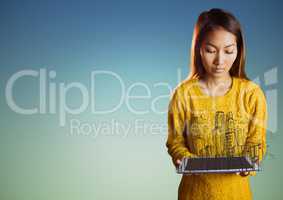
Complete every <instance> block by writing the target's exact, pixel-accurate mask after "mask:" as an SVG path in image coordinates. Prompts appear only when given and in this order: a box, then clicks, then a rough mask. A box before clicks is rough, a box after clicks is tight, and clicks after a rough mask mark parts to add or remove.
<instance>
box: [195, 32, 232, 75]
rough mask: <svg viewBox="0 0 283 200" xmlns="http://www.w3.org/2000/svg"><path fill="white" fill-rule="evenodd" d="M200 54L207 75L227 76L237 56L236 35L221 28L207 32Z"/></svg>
mask: <svg viewBox="0 0 283 200" xmlns="http://www.w3.org/2000/svg"><path fill="white" fill-rule="evenodd" d="M200 55H201V60H202V64H203V66H204V68H205V71H206V75H207V76H211V77H214V78H221V77H226V76H229V71H230V69H231V67H232V65H233V63H234V61H235V60H236V57H237V42H236V36H235V35H234V34H232V33H230V32H228V31H226V30H225V29H223V28H219V29H216V30H214V31H211V32H209V33H208V34H207V35H206V38H205V39H204V41H203V42H202V44H201V48H200Z"/></svg>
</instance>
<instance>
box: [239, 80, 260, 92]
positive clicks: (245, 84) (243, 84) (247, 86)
mask: <svg viewBox="0 0 283 200" xmlns="http://www.w3.org/2000/svg"><path fill="white" fill-rule="evenodd" d="M234 79H235V80H236V84H237V85H238V89H240V90H241V91H245V92H255V91H262V89H261V87H260V85H259V84H258V83H257V82H256V81H253V80H249V79H245V78H239V77H234Z"/></svg>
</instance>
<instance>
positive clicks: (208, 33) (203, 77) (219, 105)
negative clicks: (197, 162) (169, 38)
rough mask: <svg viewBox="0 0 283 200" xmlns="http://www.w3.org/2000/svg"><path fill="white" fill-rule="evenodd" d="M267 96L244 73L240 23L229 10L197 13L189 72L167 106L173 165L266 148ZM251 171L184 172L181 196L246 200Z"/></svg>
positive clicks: (259, 154) (259, 158) (188, 199)
mask: <svg viewBox="0 0 283 200" xmlns="http://www.w3.org/2000/svg"><path fill="white" fill-rule="evenodd" d="M266 120H267V110H266V100H265V96H264V93H263V91H262V90H261V88H260V87H259V86H258V85H256V84H255V83H253V82H252V81H250V80H249V79H248V78H247V76H246V74H245V45H244V38H243V34H242V31H241V26H240V24H239V22H238V21H237V19H236V18H235V17H234V16H233V15H232V14H231V13H229V12H227V11H224V10H221V9H211V10H209V11H205V12H203V13H201V14H200V16H199V18H198V20H197V23H196V25H195V28H194V33H193V40H192V47H191V73H190V75H189V77H188V78H187V79H186V80H184V81H182V82H181V83H180V84H179V85H178V86H177V87H176V88H175V90H174V92H173V94H172V96H171V100H170V104H169V110H168V138H167V142H166V146H167V148H168V153H169V154H170V156H171V157H172V160H173V163H174V165H175V166H176V167H178V165H179V164H180V163H181V160H182V158H183V157H199V156H215V157H216V156H227V155H229V156H237V155H238V156H239V155H247V154H248V155H250V151H249V149H250V148H251V147H255V146H257V147H259V148H258V149H257V154H256V156H254V158H256V162H257V163H260V162H261V161H262V159H263V156H264V155H265V152H266V136H265V135H266ZM250 175H255V173H254V172H253V173H240V174H239V173H227V174H225V173H224V174H223V173H222V174H198V175H183V176H182V180H181V182H180V185H179V190H178V199H179V200H210V199H211V200H218V199H219V200H220V199H221V200H225V199H227V200H228V199H229V200H233V199H235V200H236V199H237V200H238V199H241V200H250V199H252V192H251V188H250V182H249V177H250Z"/></svg>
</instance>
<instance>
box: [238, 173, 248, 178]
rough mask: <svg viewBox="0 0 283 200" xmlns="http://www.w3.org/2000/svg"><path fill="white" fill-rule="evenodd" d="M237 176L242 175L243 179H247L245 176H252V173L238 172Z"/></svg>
mask: <svg viewBox="0 0 283 200" xmlns="http://www.w3.org/2000/svg"><path fill="white" fill-rule="evenodd" d="M236 174H237V175H240V176H242V177H245V176H248V175H250V172H237V173H236Z"/></svg>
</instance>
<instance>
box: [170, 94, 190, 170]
mask: <svg viewBox="0 0 283 200" xmlns="http://www.w3.org/2000/svg"><path fill="white" fill-rule="evenodd" d="M180 93H181V92H180V90H179V89H175V90H174V92H173V93H172V95H171V99H170V102H169V107H168V137H167V142H166V147H167V149H168V153H169V155H170V156H171V157H172V161H173V163H174V165H175V166H176V167H177V160H178V159H179V160H181V159H182V158H183V157H195V155H194V154H193V153H191V152H190V151H189V149H188V148H187V146H186V142H185V141H186V140H185V134H184V132H185V131H184V130H185V126H186V124H187V123H186V122H188V120H189V119H188V118H187V117H186V116H187V115H186V112H187V111H188V109H189V108H188V106H185V105H189V104H188V102H185V100H184V96H183V95H182V94H180Z"/></svg>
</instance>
